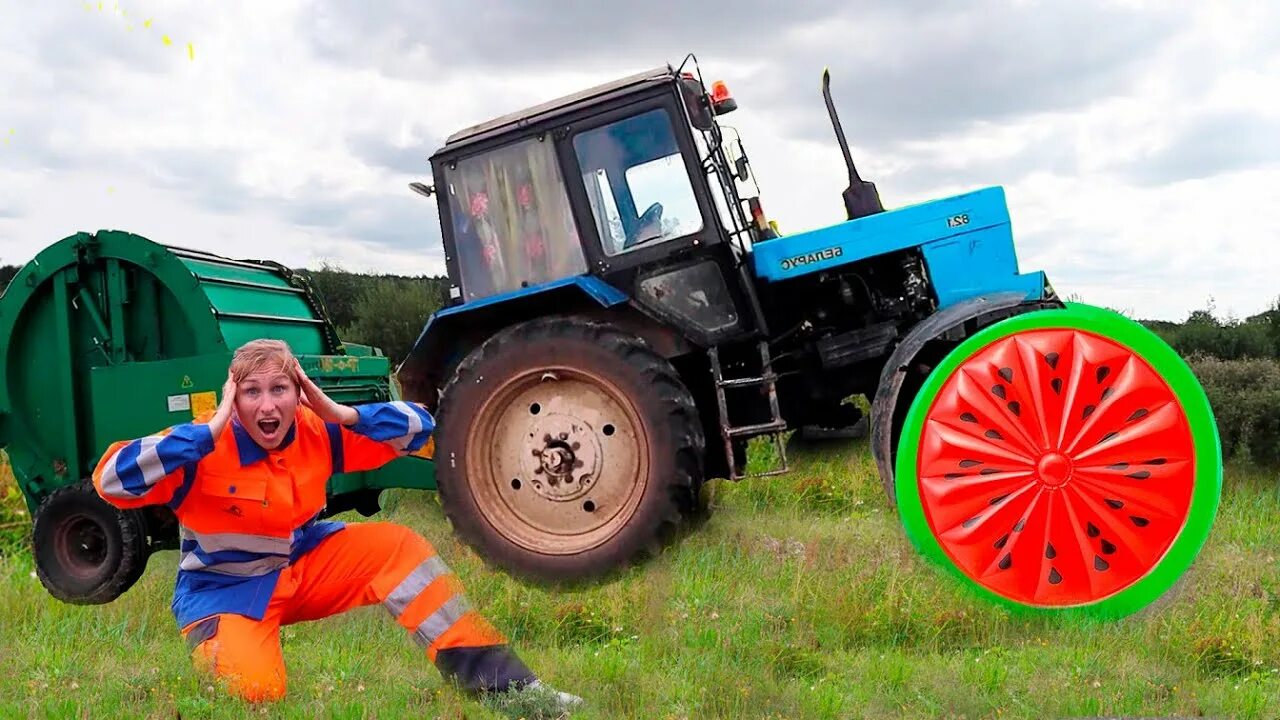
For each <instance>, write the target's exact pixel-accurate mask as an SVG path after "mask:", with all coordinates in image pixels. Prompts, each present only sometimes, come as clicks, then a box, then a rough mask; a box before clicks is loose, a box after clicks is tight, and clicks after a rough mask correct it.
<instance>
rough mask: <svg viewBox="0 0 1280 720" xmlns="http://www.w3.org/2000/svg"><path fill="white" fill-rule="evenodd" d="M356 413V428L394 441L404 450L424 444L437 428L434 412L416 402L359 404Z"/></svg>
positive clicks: (371, 436) (385, 440)
mask: <svg viewBox="0 0 1280 720" xmlns="http://www.w3.org/2000/svg"><path fill="white" fill-rule="evenodd" d="M356 413H357V414H358V415H359V420H358V421H357V422H356V424H355V425H354V426H353V427H352V428H351V429H352V431H354V432H356V433H359V434H361V435H364V436H365V437H368V438H370V439H373V440H377V441H379V442H385V443H388V444H391V445H393V446H395V447H396V449H398V450H401V451H405V450H406V449H407V448H409V447H411V446H412V445H413V444H414V443H416V444H417V446H418V447H421V446H422V444H423V443H425V442H426V441H427V437H429V436H430V435H431V432H432V431H433V430H435V420H434V419H433V418H432V417H431V414H430V413H428V412H427V411H426V409H425V408H423V407H422V406H420V405H418V404H416V403H407V402H402V401H396V402H389V403H370V404H368V405H360V406H358V407H356ZM414 449H416V448H414Z"/></svg>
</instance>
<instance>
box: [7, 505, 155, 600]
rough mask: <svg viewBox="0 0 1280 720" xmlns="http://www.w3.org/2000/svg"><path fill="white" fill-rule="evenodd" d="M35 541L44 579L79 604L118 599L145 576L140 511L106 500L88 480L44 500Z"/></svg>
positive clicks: (52, 591) (49, 587)
mask: <svg viewBox="0 0 1280 720" xmlns="http://www.w3.org/2000/svg"><path fill="white" fill-rule="evenodd" d="M31 544H32V550H33V554H34V556H35V561H36V575H37V577H39V578H40V582H41V584H43V585H44V587H45V589H47V590H48V591H49V593H50V594H51V595H53V596H54V597H55V598H57V599H59V600H61V601H63V602H66V603H71V604H75V605H100V604H103V603H109V602H111V601H112V600H115V599H116V598H117V597H119V596H120V595H121V594H122V593H124V592H125V591H126V590H128V589H129V588H130V587H132V586H133V584H134V583H136V582H137V581H138V579H139V578H140V577H142V572H143V570H144V569H145V568H146V565H147V557H148V555H149V554H150V553H149V551H148V548H147V542H146V536H145V526H144V520H143V518H142V516H141V514H140V513H138V512H137V511H132V510H125V511H122V510H118V509H117V508H114V507H112V506H111V505H109V504H107V503H106V502H105V501H104V500H103V499H102V498H100V497H98V494H97V492H95V491H94V488H93V485H92V483H91V482H90V481H87V480H86V481H84V482H81V483H79V484H76V485H69V486H67V487H64V488H61V489H59V490H57V491H55V492H54V493H53V494H52V495H50V496H49V497H48V498H46V499H45V500H44V502H42V503H41V504H40V507H39V508H37V510H36V513H35V522H34V525H33V527H32V532H31Z"/></svg>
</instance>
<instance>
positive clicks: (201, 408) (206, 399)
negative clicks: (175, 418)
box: [191, 390, 218, 417]
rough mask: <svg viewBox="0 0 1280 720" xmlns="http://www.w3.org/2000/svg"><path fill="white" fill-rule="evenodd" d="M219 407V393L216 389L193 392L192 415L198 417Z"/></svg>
mask: <svg viewBox="0 0 1280 720" xmlns="http://www.w3.org/2000/svg"><path fill="white" fill-rule="evenodd" d="M217 409H218V394H217V393H215V392H214V391H212V390H210V391H208V392H198V393H191V417H197V416H199V415H200V414H201V413H204V412H212V411H214V410H217Z"/></svg>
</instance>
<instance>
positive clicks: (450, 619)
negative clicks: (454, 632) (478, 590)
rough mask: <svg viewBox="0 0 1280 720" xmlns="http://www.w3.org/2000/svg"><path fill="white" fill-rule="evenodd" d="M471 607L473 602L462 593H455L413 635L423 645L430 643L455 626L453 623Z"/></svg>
mask: <svg viewBox="0 0 1280 720" xmlns="http://www.w3.org/2000/svg"><path fill="white" fill-rule="evenodd" d="M470 609H471V603H469V602H467V599H466V598H465V597H463V596H461V595H455V596H453V597H451V598H449V602H447V603H445V604H444V605H441V606H440V609H439V610H436V611H435V612H433V613H431V617H429V618H427V619H426V620H423V621H422V624H421V625H419V626H418V629H417V630H416V631H415V632H414V633H413V637H414V639H415V640H417V641H418V642H420V643H422V644H423V645H430V644H431V643H433V642H435V641H436V640H439V639H440V636H441V635H443V634H444V632H445V631H446V630H448V629H449V628H451V627H453V624H454V623H456V622H458V620H459V619H460V618H461V617H462V616H463V615H466V614H467V611H468V610H470Z"/></svg>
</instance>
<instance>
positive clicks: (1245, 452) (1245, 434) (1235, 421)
mask: <svg viewBox="0 0 1280 720" xmlns="http://www.w3.org/2000/svg"><path fill="white" fill-rule="evenodd" d="M1188 362H1189V364H1190V365H1191V369H1192V370H1193V371H1194V372H1195V374H1196V377H1197V378H1199V379H1200V383H1201V384H1202V385H1203V386H1204V390H1205V394H1206V395H1208V397H1209V404H1210V405H1211V406H1212V407H1213V414H1214V416H1215V418H1216V419H1217V423H1218V433H1219V435H1220V436H1221V438H1222V453H1223V457H1224V458H1230V459H1235V460H1240V461H1243V462H1254V463H1258V464H1263V465H1278V464H1280V361H1276V360H1270V359H1254V360H1220V359H1218V358H1213V357H1206V356H1197V357H1192V358H1191V359H1190V360H1189V361H1188Z"/></svg>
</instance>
